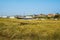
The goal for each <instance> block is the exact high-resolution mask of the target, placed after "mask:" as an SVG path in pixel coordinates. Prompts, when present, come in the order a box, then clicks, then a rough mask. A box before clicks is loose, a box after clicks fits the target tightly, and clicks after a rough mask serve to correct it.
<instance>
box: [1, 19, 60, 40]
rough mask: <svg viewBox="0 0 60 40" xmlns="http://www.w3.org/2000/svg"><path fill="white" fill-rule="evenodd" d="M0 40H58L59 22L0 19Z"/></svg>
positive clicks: (59, 33) (59, 34)
mask: <svg viewBox="0 0 60 40" xmlns="http://www.w3.org/2000/svg"><path fill="white" fill-rule="evenodd" d="M0 40H60V20H56V21H55V20H21V19H0Z"/></svg>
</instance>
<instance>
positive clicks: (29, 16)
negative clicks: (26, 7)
mask: <svg viewBox="0 0 60 40" xmlns="http://www.w3.org/2000/svg"><path fill="white" fill-rule="evenodd" d="M24 19H33V16H32V15H27V16H25V17H24Z"/></svg>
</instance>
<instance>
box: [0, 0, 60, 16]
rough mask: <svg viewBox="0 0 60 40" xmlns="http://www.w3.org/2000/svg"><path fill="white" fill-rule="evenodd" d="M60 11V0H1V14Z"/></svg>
mask: <svg viewBox="0 0 60 40" xmlns="http://www.w3.org/2000/svg"><path fill="white" fill-rule="evenodd" d="M57 12H59V13H60V0H0V15H31V14H40V13H43V14H48V13H57Z"/></svg>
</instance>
